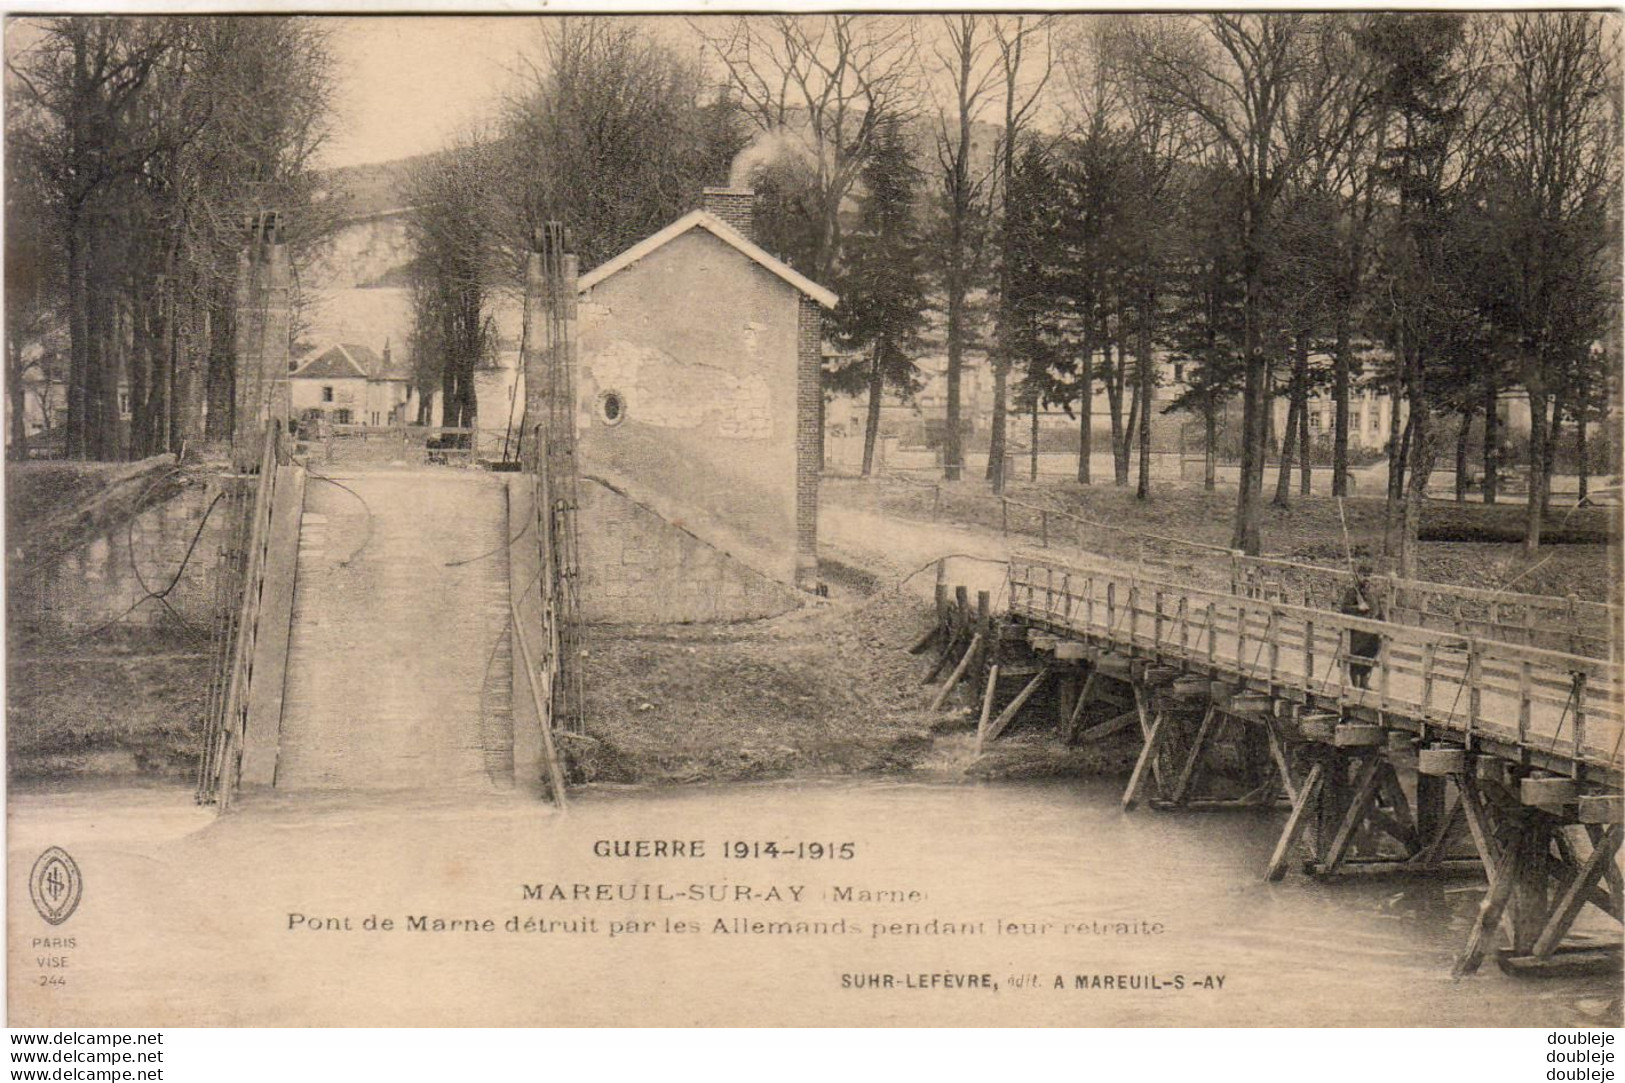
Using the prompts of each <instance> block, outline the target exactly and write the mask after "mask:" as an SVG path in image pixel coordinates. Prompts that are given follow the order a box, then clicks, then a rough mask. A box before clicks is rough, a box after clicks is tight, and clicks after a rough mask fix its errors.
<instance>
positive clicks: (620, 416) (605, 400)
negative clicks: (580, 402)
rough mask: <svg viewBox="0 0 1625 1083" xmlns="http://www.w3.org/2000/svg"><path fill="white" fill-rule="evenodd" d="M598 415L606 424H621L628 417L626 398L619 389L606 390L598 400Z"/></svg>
mask: <svg viewBox="0 0 1625 1083" xmlns="http://www.w3.org/2000/svg"><path fill="white" fill-rule="evenodd" d="M598 416H600V417H602V418H603V419H604V423H605V424H606V425H619V424H620V423H621V422H622V421H624V420H625V419H626V400H625V399H623V398H621V393H620V392H619V391H606V392H604V394H603V397H601V398H600V399H599V400H598Z"/></svg>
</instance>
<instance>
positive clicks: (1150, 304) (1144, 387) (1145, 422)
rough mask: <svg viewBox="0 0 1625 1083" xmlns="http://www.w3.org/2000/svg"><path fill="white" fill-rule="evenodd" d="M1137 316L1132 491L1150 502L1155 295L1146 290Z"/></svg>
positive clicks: (1154, 370)
mask: <svg viewBox="0 0 1625 1083" xmlns="http://www.w3.org/2000/svg"><path fill="white" fill-rule="evenodd" d="M1143 301H1144V310H1143V311H1142V312H1141V313H1140V335H1139V351H1138V352H1139V357H1138V358H1137V359H1136V360H1137V362H1138V368H1139V378H1140V380H1139V383H1140V386H1139V392H1140V396H1139V397H1140V429H1139V438H1140V476H1139V480H1138V484H1137V486H1136V488H1135V491H1134V496H1135V498H1136V499H1139V500H1150V499H1151V409H1152V407H1153V406H1154V405H1155V403H1154V401H1153V399H1154V395H1155V390H1156V386H1155V385H1156V369H1155V367H1154V366H1153V364H1152V360H1151V314H1152V313H1153V312H1154V311H1155V309H1156V296H1155V295H1154V294H1153V293H1152V292H1151V291H1150V290H1149V289H1148V290H1147V291H1146V295H1145V297H1144V298H1143Z"/></svg>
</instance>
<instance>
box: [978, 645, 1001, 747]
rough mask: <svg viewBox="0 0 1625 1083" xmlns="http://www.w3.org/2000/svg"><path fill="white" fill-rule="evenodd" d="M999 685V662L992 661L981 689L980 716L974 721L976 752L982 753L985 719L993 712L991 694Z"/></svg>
mask: <svg viewBox="0 0 1625 1083" xmlns="http://www.w3.org/2000/svg"><path fill="white" fill-rule="evenodd" d="M998 687H999V664H998V663H997V662H994V663H993V665H992V666H991V667H989V669H988V671H987V687H986V688H985V689H983V690H982V716H981V718H979V719H978V720H977V722H976V754H977V755H978V756H980V755H981V754H982V744H983V742H984V741H985V740H986V737H987V720H988V717H989V716H990V715H992V713H993V694H994V692H995V691H996V690H997V689H998Z"/></svg>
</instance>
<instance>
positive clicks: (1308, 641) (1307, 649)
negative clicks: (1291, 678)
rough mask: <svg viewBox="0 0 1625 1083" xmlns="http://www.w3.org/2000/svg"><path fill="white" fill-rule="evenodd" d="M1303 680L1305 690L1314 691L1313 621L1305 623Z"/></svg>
mask: <svg viewBox="0 0 1625 1083" xmlns="http://www.w3.org/2000/svg"><path fill="white" fill-rule="evenodd" d="M1303 680H1304V688H1306V689H1313V688H1314V686H1315V622H1314V620H1313V619H1310V620H1306V621H1304V622H1303Z"/></svg>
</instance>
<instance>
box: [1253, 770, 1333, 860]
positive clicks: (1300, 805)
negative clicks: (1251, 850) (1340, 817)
mask: <svg viewBox="0 0 1625 1083" xmlns="http://www.w3.org/2000/svg"><path fill="white" fill-rule="evenodd" d="M1325 776H1326V765H1325V764H1323V763H1316V764H1315V765H1314V766H1313V767H1311V768H1310V769H1309V777H1308V778H1307V779H1305V780H1304V783H1303V789H1302V790H1300V791H1298V799H1297V800H1296V801H1295V802H1293V805H1292V811H1291V813H1289V814H1288V815H1287V818H1286V827H1284V828H1282V830H1281V837H1280V839H1278V840H1277V841H1276V843H1275V852H1274V853H1273V854H1271V855H1270V863H1269V865H1268V866H1266V867H1265V869H1264V879H1265V880H1268V881H1275V880H1279V879H1280V878H1281V877H1283V876H1285V875H1286V863H1287V858H1289V857H1290V856H1291V854H1292V848H1293V847H1294V846H1295V845H1297V842H1298V836H1300V835H1302V834H1303V829H1304V826H1305V824H1307V823H1308V819H1307V817H1306V816H1305V815H1304V812H1305V811H1306V810H1307V809H1308V808H1309V806H1310V805H1311V804H1313V803H1314V802H1315V801H1316V800H1317V799H1318V798H1319V796H1320V788H1321V785H1322V783H1323V782H1324V780H1325Z"/></svg>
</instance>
